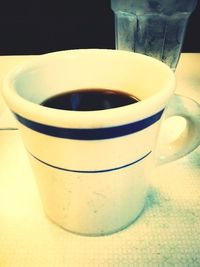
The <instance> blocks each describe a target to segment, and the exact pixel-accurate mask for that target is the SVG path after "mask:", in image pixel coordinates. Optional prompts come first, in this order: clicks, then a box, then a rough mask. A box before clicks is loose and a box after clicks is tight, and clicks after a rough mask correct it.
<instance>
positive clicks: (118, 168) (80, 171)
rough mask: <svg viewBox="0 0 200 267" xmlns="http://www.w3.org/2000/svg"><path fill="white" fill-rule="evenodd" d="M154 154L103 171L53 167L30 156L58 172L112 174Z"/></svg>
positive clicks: (147, 154)
mask: <svg viewBox="0 0 200 267" xmlns="http://www.w3.org/2000/svg"><path fill="white" fill-rule="evenodd" d="M151 153H152V151H149V152H148V153H146V154H145V155H143V156H142V157H140V158H138V159H136V160H134V161H132V162H130V163H127V164H125V165H122V166H118V167H115V168H111V169H102V170H73V169H66V168H61V167H58V166H55V165H52V164H49V163H47V162H45V161H43V160H41V159H38V158H37V157H35V156H34V155H33V154H31V153H30V152H29V154H30V155H31V156H32V157H33V158H34V159H36V160H37V161H39V162H40V163H42V164H44V165H47V166H49V167H51V168H54V169H57V170H60V171H66V172H76V173H102V172H112V171H118V170H120V169H124V168H127V167H129V166H132V165H134V164H136V163H138V162H140V161H142V160H144V159H145V158H147V157H148V156H149V155H150V154H151Z"/></svg>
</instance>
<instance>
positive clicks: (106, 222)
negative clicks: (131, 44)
mask: <svg viewBox="0 0 200 267" xmlns="http://www.w3.org/2000/svg"><path fill="white" fill-rule="evenodd" d="M77 90H78V91H79V93H80V92H81V93H83V91H89V92H90V93H91V92H92V91H93V92H94V90H96V91H98V92H97V93H98V95H96V97H95V96H94V97H95V101H96V100H99V99H100V97H101V96H102V94H101V93H103V91H104V93H105V90H106V92H107V93H112V94H115V95H117V96H119V95H120V99H121V94H125V95H126V96H127V95H128V96H134V97H135V98H137V101H135V103H128V104H125V105H122V104H118V106H116V107H108V108H106V107H100V108H99V109H98V110H96V109H95V107H93V108H91V107H90V108H89V109H88V105H90V102H92V101H93V100H91V99H90V100H88V99H87V101H86V108H87V110H79V109H78V110H77V109H76V110H74V109H70V108H68V109H60V108H59V107H56V108H55V107H49V106H45V105H43V104H42V103H44V102H45V101H46V100H47V99H52V97H54V96H61V95H63V94H66V93H68V96H69V94H71V92H72V91H73V93H75V92H77ZM81 90H82V91H81ZM101 90H102V91H101ZM174 90H175V76H174V73H173V72H172V70H171V69H170V68H169V67H168V66H167V65H165V64H164V63H162V62H160V61H158V60H156V59H154V58H151V57H149V56H145V55H141V54H137V53H132V52H128V51H119V50H118V51H117V50H107V49H80V50H68V51H60V52H54V53H49V54H46V55H41V56H39V57H37V58H36V59H34V60H30V61H28V62H26V63H23V64H20V66H17V68H15V69H14V70H12V71H11V73H9V74H8V76H7V77H6V79H5V81H4V88H3V95H4V98H5V100H6V102H7V105H8V106H9V108H10V110H11V111H12V113H13V114H14V116H15V118H16V119H17V122H18V128H19V130H20V132H21V135H22V139H23V142H24V145H25V148H26V151H27V155H28V157H29V159H30V163H31V166H32V169H33V173H34V174H35V177H36V180H37V183H38V188H39V191H40V195H41V199H42V203H43V207H44V211H45V213H46V215H47V216H48V217H49V218H50V219H51V220H52V221H53V222H55V223H56V224H58V225H60V226H61V227H63V228H64V229H66V230H68V231H71V232H73V233H77V234H82V235H88V236H99V235H106V234H111V233H115V232H117V231H120V230H122V229H124V228H126V227H127V226H128V225H130V224H131V223H133V222H134V221H135V220H136V218H138V217H139V215H140V214H141V213H142V211H143V209H144V207H145V199H146V196H147V192H148V186H149V174H150V172H151V171H152V170H153V168H154V167H155V165H156V159H155V155H156V144H157V140H158V134H159V130H160V127H161V122H162V121H163V120H164V116H163V114H164V113H165V112H164V111H165V109H166V107H167V106H168V104H169V100H170V99H171V97H172V96H173V94H174ZM96 91H95V92H96ZM99 95H100V96H99ZM89 96H90V97H91V94H90V95H89ZM70 97H71V96H70ZM70 97H68V98H70ZM104 97H105V98H107V96H106V94H105V96H104ZM75 99H77V95H76V97H75ZM178 99H179V98H178ZM77 101H78V102H80V99H78V100H77ZM190 104H191V103H190ZM190 104H189V105H190ZM193 104H194V105H195V103H192V104H191V105H193ZM73 105H74V104H73ZM175 105H176V104H175ZM180 106H181V105H180ZM195 108H196V109H198V112H199V106H198V104H196V106H195ZM172 115H179V116H184V117H185V118H187V120H188V125H189V128H188V129H189V131H193V133H194V132H195V131H196V132H198V131H199V128H198V127H199V126H198V123H197V118H196V117H195V115H194V114H193V113H192V112H191V114H187V116H185V114H184V113H183V112H182V109H181V107H180V109H179V110H176V111H175V112H171V113H170V114H169V115H168V116H172ZM198 145H199V138H197V135H196V136H195V135H193V137H192V138H190V140H189V138H185V139H184V141H183V142H181V145H179V147H178V150H177V151H175V150H176V147H175V148H174V151H172V152H171V154H170V153H166V155H165V156H163V155H161V156H159V158H160V161H163V162H164V161H165V162H167V161H168V159H169V160H175V159H177V158H179V157H180V156H183V155H185V154H187V153H188V152H189V151H191V150H193V149H194V148H195V147H197V146H198ZM168 151H171V150H170V149H168Z"/></svg>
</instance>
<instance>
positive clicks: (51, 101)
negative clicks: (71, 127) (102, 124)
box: [41, 89, 139, 111]
mask: <svg viewBox="0 0 200 267" xmlns="http://www.w3.org/2000/svg"><path fill="white" fill-rule="evenodd" d="M138 101H139V99H137V98H136V97H134V96H132V95H129V94H127V93H124V92H121V91H114V90H109V89H79V90H74V91H69V92H65V93H61V94H57V95H54V96H52V97H50V98H47V99H46V100H44V101H43V102H42V103H41V105H42V106H45V107H50V108H56V109H64V110H77V111H92V110H103V109H110V108H117V107H122V106H126V105H130V104H134V103H136V102H138Z"/></svg>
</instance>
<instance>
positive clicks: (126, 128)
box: [14, 109, 164, 140]
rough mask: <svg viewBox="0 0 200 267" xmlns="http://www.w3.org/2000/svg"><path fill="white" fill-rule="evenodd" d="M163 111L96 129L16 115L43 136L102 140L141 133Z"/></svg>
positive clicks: (155, 120)
mask: <svg viewBox="0 0 200 267" xmlns="http://www.w3.org/2000/svg"><path fill="white" fill-rule="evenodd" d="M163 111H164V109H163V110H161V111H159V112H158V113H156V114H154V115H152V116H150V117H148V118H145V119H142V120H139V121H136V122H132V123H128V124H124V125H119V126H113V127H106V128H94V129H93V128H83V129H82V128H62V127H56V126H51V125H46V124H42V123H39V122H35V121H32V120H29V119H26V118H24V117H22V116H20V115H19V114H16V113H14V115H15V117H16V119H17V120H18V121H19V122H20V123H22V124H23V125H25V126H26V127H28V128H30V129H32V130H34V131H37V132H39V133H42V134H46V135H50V136H55V137H59V138H67V139H75V140H101V139H109V138H115V137H120V136H124V135H128V134H132V133H135V132H139V131H141V130H143V129H145V128H147V127H149V126H150V125H152V124H154V123H155V122H157V121H158V120H159V119H160V118H161V116H162V113H163Z"/></svg>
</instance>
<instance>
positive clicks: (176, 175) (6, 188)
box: [0, 54, 200, 267]
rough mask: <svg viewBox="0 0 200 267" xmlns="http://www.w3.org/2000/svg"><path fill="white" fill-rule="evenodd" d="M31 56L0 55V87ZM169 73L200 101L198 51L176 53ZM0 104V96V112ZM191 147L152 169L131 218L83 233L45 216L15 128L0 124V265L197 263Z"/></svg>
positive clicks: (199, 193)
mask: <svg viewBox="0 0 200 267" xmlns="http://www.w3.org/2000/svg"><path fill="white" fill-rule="evenodd" d="M31 57H33V56H0V88H1V86H2V80H3V78H4V77H5V75H6V73H7V72H8V71H9V70H10V69H12V68H13V67H14V66H15V65H16V64H17V63H19V62H22V61H24V60H27V59H30V58H31ZM176 77H177V87H176V93H179V94H182V95H185V96H188V97H190V98H193V99H194V100H196V101H197V102H200V54H182V55H181V58H180V62H179V65H178V68H177V70H176ZM5 108H6V106H5V103H4V102H3V99H2V97H1V96H0V114H1V113H2V112H4V110H5ZM0 123H1V121H0ZM0 128H1V125H0ZM199 155H200V148H197V149H196V150H195V151H193V152H192V153H190V154H189V155H188V156H185V157H183V158H182V159H179V160H176V161H174V162H171V163H168V164H165V165H162V166H159V167H157V168H156V169H155V171H154V172H153V175H152V178H151V180H150V182H151V185H150V190H149V194H148V198H147V202H146V206H145V210H144V212H143V214H142V215H141V216H140V218H139V219H138V220H137V221H136V222H135V223H134V224H132V225H131V226H129V227H128V228H126V229H125V230H123V231H121V232H118V233H116V234H113V235H109V236H104V237H84V236H79V235H75V234H72V233H69V232H67V231H65V230H63V229H61V228H60V227H58V226H57V225H55V224H53V223H52V222H50V221H49V220H48V219H47V218H46V217H45V215H44V213H43V210H42V205H41V202H40V197H39V194H38V190H37V186H36V183H35V180H34V177H33V175H32V172H31V169H30V166H29V162H28V159H27V156H26V152H25V149H24V147H23V144H22V141H21V137H20V134H19V132H18V131H17V130H2V131H0V267H13V266H15V267H16V266H17V267H18V266H23V267H24V266H29V267H31V266H37V267H40V266H42V267H46V266H48V267H51V266H56V267H57V266H67V267H68V266H72V267H74V266H75V267H76V266H89V267H90V266H92V267H93V266H103V267H106V266H114V267H115V266H120V267H128V266H136V267H139V266H152V267H156V266H162V267H163V266H180V267H183V266H188V267H190V266H191V267H196V266H198V267H199V266H200V156H199Z"/></svg>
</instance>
